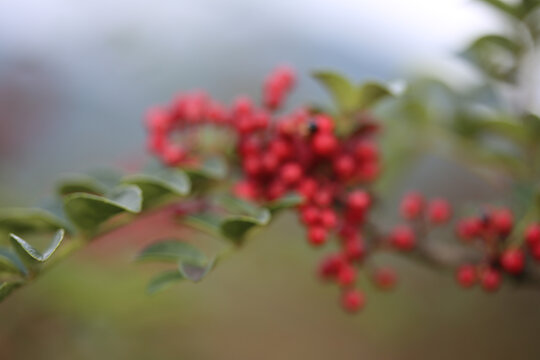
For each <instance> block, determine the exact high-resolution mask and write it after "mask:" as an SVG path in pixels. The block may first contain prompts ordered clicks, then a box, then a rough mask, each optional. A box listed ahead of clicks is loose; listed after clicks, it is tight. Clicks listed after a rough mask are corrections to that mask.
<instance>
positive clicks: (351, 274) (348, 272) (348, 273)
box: [337, 264, 356, 287]
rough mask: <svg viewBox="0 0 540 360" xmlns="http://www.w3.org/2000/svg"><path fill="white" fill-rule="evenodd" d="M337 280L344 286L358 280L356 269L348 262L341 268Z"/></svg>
mask: <svg viewBox="0 0 540 360" xmlns="http://www.w3.org/2000/svg"><path fill="white" fill-rule="evenodd" d="M337 281H338V283H339V285H341V286H343V287H347V286H351V285H352V284H354V283H355V281H356V270H355V268H354V267H353V266H351V265H349V264H346V265H345V266H342V267H341V269H339V272H338V277H337Z"/></svg>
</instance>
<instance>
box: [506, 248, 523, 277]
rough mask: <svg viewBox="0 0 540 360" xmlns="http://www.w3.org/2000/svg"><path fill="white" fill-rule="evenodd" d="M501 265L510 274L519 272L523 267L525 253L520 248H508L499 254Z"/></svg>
mask: <svg viewBox="0 0 540 360" xmlns="http://www.w3.org/2000/svg"><path fill="white" fill-rule="evenodd" d="M501 265H502V267H503V268H504V270H506V271H507V272H509V273H510V274H519V273H521V272H522V271H523V268H524V267H525V255H524V254H523V251H521V249H508V250H506V251H505V252H504V253H503V254H502V256H501Z"/></svg>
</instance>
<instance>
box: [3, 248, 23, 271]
mask: <svg viewBox="0 0 540 360" xmlns="http://www.w3.org/2000/svg"><path fill="white" fill-rule="evenodd" d="M3 272H4V273H11V274H22V275H24V276H26V275H27V274H28V270H27V269H26V266H24V264H23V262H22V261H21V260H20V259H19V257H18V256H17V255H16V254H15V253H13V252H12V251H11V250H10V249H7V248H0V273H3Z"/></svg>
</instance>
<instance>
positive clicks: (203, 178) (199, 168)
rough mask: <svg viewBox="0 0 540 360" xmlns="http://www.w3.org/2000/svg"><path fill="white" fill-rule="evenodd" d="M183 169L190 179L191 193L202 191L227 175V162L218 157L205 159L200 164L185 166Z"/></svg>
mask: <svg viewBox="0 0 540 360" xmlns="http://www.w3.org/2000/svg"><path fill="white" fill-rule="evenodd" d="M183 170H184V171H185V173H186V174H187V176H188V177H189V179H190V181H191V190H192V192H193V193H202V192H204V191H206V190H208V189H209V188H210V186H211V185H212V184H214V183H216V181H219V180H223V179H224V178H225V177H226V176H227V164H226V163H225V161H224V160H223V159H222V158H219V157H212V158H208V159H205V160H204V161H203V162H202V164H199V165H194V166H190V167H185V168H183Z"/></svg>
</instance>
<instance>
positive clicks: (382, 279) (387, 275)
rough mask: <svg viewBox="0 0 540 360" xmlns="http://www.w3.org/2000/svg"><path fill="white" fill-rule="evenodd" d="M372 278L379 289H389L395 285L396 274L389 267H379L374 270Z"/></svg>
mask: <svg viewBox="0 0 540 360" xmlns="http://www.w3.org/2000/svg"><path fill="white" fill-rule="evenodd" d="M373 280H374V282H375V285H377V287H379V288H380V289H381V290H391V289H392V288H394V286H395V285H396V282H397V275H396V272H395V271H394V270H393V269H391V268H380V269H377V270H376V271H375V274H374V275H373Z"/></svg>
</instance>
